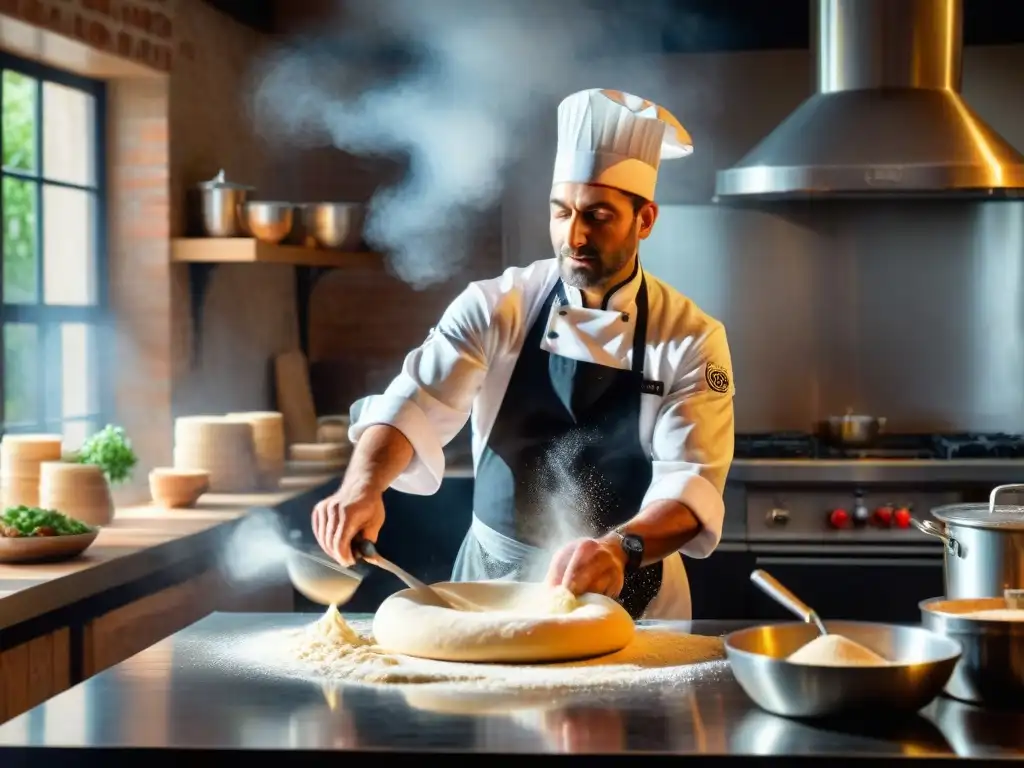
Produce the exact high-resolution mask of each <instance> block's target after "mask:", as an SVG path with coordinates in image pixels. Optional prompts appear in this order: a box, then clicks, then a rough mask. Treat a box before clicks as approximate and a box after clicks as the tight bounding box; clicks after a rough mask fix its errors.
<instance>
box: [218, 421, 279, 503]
mask: <svg viewBox="0 0 1024 768" xmlns="http://www.w3.org/2000/svg"><path fill="white" fill-rule="evenodd" d="M226 418H228V419H232V420H236V421H245V422H248V423H249V424H250V425H251V426H252V432H253V443H254V445H255V448H256V463H257V466H258V467H259V472H260V487H261V488H264V489H266V490H277V488H278V486H279V485H280V484H281V478H282V477H283V476H284V466H285V439H284V414H282V413H279V412H277V411H249V412H239V413H229V414H227V416H226Z"/></svg>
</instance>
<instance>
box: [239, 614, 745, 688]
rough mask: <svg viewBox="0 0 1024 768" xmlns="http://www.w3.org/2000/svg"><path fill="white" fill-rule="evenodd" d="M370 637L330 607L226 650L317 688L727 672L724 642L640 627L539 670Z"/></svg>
mask: <svg viewBox="0 0 1024 768" xmlns="http://www.w3.org/2000/svg"><path fill="white" fill-rule="evenodd" d="M361 624H365V626H361ZM368 630H369V622H360V623H354V624H353V625H351V626H350V625H349V624H348V623H347V622H346V621H345V620H344V619H343V618H342V616H341V614H340V613H338V611H337V609H336V608H331V609H329V610H328V611H327V613H326V614H325V615H324V616H323V617H322V618H320V619H319V620H318V621H316V622H314V623H313V624H311V625H309V626H307V627H304V628H300V629H282V630H271V631H267V632H263V633H260V634H258V635H254V636H251V637H249V638H245V639H243V640H241V641H240V642H239V643H238V644H237V645H235V646H232V648H231V649H230V654H231V659H230V663H233V664H246V665H248V666H257V667H259V668H260V670H261V671H262V672H264V673H266V674H271V675H275V676H285V677H289V678H302V679H308V680H315V681H320V682H322V683H350V684H363V685H373V684H388V685H398V686H400V685H428V684H429V685H434V686H457V687H460V688H465V689H468V690H510V691H514V690H565V689H584V688H602V687H605V688H606V687H614V688H630V687H635V686H649V685H662V686H665V685H668V686H671V685H672V684H682V683H689V682H693V681H695V680H697V679H706V678H708V677H713V676H718V675H722V674H726V672H727V669H728V666H727V664H728V662H726V661H725V650H724V645H723V642H722V639H721V638H719V637H706V636H703V635H688V634H682V633H679V632H670V631H666V630H659V629H653V628H650V627H637V631H636V635H635V637H634V640H633V642H632V643H630V645H629V646H628V647H627V648H625V649H623V650H622V651H619V652H617V653H613V654H610V655H608V656H603V657H600V658H597V659H587V660H584V661H578V662H562V663H556V664H540V665H530V664H466V663H454V662H445V661H432V660H427V659H418V658H413V657H411V656H402V655H399V654H392V653H388V652H387V651H386V650H384V649H383V648H381V647H379V646H377V645H375V644H374V640H373V638H372V637H371V636H370V635H369V631H368ZM225 662H227V660H225Z"/></svg>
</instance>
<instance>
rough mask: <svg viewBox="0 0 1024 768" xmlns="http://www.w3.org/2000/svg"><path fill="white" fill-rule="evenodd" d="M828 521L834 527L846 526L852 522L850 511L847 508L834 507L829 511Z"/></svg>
mask: <svg viewBox="0 0 1024 768" xmlns="http://www.w3.org/2000/svg"><path fill="white" fill-rule="evenodd" d="M828 523H829V525H831V526H832V527H833V528H845V527H846V526H847V525H849V523H850V513H849V512H847V511H846V510H845V509H833V510H832V511H831V512H830V513H829V516H828Z"/></svg>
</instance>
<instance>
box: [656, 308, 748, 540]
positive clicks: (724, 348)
mask: <svg viewBox="0 0 1024 768" xmlns="http://www.w3.org/2000/svg"><path fill="white" fill-rule="evenodd" d="M734 394H735V386H734V383H733V380H732V362H731V357H730V354H729V345H728V341H727V340H726V334H725V328H724V327H722V326H721V325H715V326H714V327H713V328H712V329H711V330H710V331H709V332H708V333H707V334H706V335H705V336H703V337H702V338H700V339H698V340H696V341H695V343H694V346H693V348H692V349H691V350H690V352H689V353H688V354H687V355H686V359H685V363H684V364H683V365H682V366H681V368H680V371H679V374H678V376H677V378H676V381H675V382H673V385H672V387H671V389H670V391H669V393H668V394H667V395H666V396H665V398H664V400H663V402H662V405H661V408H660V410H659V412H658V416H657V421H656V422H655V425H654V433H653V436H652V439H651V454H652V462H653V478H652V481H651V486H650V488H649V489H648V491H647V494H646V496H645V497H644V501H643V506H644V507H646V506H647V505H648V504H650V503H652V502H655V501H661V500H666V499H671V500H675V501H678V502H680V503H681V504H683V505H684V506H686V507H687V508H689V509H690V510H691V511H692V512H693V513H694V515H696V516H697V518H698V519H699V520H700V522H701V525H702V528H701V531H700V533H698V534H697V536H695V537H694V538H693V539H692V540H691V541H690V542H688V543H687V544H686V546H684V547H683V548H682V550H681V551H682V552H683V554H686V555H689V556H690V557H707V556H708V555H710V554H711V553H712V552H713V551H714V550H715V547H717V546H718V542H719V541H720V540H721V537H722V521H723V518H724V516H725V504H724V502H723V499H722V492H723V490H724V488H725V478H726V475H728V473H729V467H730V465H731V464H732V457H733V445H734V439H735V438H734V417H733V395H734Z"/></svg>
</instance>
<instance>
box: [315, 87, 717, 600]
mask: <svg viewBox="0 0 1024 768" xmlns="http://www.w3.org/2000/svg"><path fill="white" fill-rule="evenodd" d="M692 151H693V146H692V143H691V140H690V137H689V135H688V134H687V132H686V130H685V129H684V128H683V126H682V125H681V124H680V123H679V121H678V120H676V118H675V117H673V116H672V115H671V114H669V113H668V112H667V111H666V110H664V109H663V108H661V107H659V106H658V105H656V104H653V103H651V102H650V101H647V100H645V99H641V98H638V97H636V96H633V95H631V94H628V93H624V92H621V91H612V90H604V89H592V90H585V91H580V92H578V93H574V94H572V95H570V96H568V97H567V98H566V99H565V100H564V101H562V103H561V104H560V105H559V108H558V147H557V152H556V155H555V162H554V175H553V179H552V186H551V198H550V202H549V204H550V229H551V242H552V245H553V247H554V252H555V258H550V259H543V260H540V261H536V262H534V263H533V264H530V265H529V266H527V267H522V268H519V267H514V268H510V269H508V270H506V271H505V272H504V273H503V274H502V275H501V276H500V277H496V278H494V279H491V280H483V281H479V282H474V283H471V284H470V285H469V286H468V287H467V288H466V289H465V290H464V291H463V292H462V293H461V295H459V296H458V297H457V298H456V299H455V300H454V301H453V302H452V303H451V305H450V306H449V307H448V308H447V310H446V311H445V312H444V314H443V316H442V317H441V320H440V322H439V323H438V324H437V326H436V327H435V328H433V329H432V330H431V331H430V333H429V334H428V336H427V338H426V340H425V341H424V342H423V343H422V344H421V345H420V346H419V347H417V348H416V349H414V350H413V351H412V352H410V353H409V355H408V356H407V357H406V359H405V362H404V365H403V367H402V371H401V373H400V374H399V375H398V377H397V378H396V379H395V380H394V381H392V382H391V384H390V385H389V386H388V387H387V389H386V390H385V391H384V393H383V394H380V395H376V396H373V397H369V398H365V399H364V400H361V401H359V402H358V403H356V404H354V405H353V407H352V414H351V416H352V424H351V429H350V433H349V436H350V438H351V440H352V441H353V442H354V444H355V449H354V450H353V454H352V459H351V462H350V464H349V468H348V470H347V472H346V474H345V478H344V481H343V482H342V485H341V488H340V489H339V490H338V492H337V493H335V494H334V495H333V496H331V497H329V498H327V499H325V500H323V501H322V502H320V503H319V504H318V505H317V507H316V509H315V510H314V512H313V529H314V533H315V534H316V537H317V540H318V542H319V543H320V545H321V547H323V549H324V550H325V551H326V552H327V553H328V554H330V555H332V556H333V557H334V558H335V559H337V560H338V561H339V562H341V563H343V564H351V563H352V562H353V556H352V551H351V549H350V544H351V542H352V540H353V538H354V537H356V536H357V535H358V536H363V537H365V538H367V539H369V540H371V541H373V540H375V539H376V537H377V535H378V533H379V531H380V529H381V526H382V525H383V524H384V505H383V502H382V494H383V493H384V491H385V490H386V489H387V488H389V487H390V488H394V489H395V490H398V491H402V492H405V493H413V494H422V495H426V494H432V493H435V492H436V491H437V490H438V488H439V486H440V484H441V481H442V478H443V476H444V469H445V459H444V454H443V452H442V449H443V448H444V446H445V445H446V444H447V443H448V442H449V441H450V440H452V439H453V438H454V437H455V436H456V435H457V434H458V433H459V432H460V431H461V429H462V428H463V426H464V425H465V424H466V422H467V420H468V421H469V422H470V424H471V428H472V443H473V462H474V471H475V483H474V493H473V521H472V525H471V528H470V530H469V531H468V533H467V535H466V537H465V540H464V541H463V544H462V548H461V550H460V552H459V556H458V558H457V561H456V563H455V567H454V572H453V574H452V579H453V580H454V581H477V580H487V579H513V580H532V579H534V578H537V576H536V573H537V572H536V571H534V570H532V569H533V568H535V567H536V564H537V563H541V564H542V571H541V572H540V577H541V578H546V579H547V580H548V581H549V583H552V584H561V585H564V586H566V587H568V588H569V589H571V590H572V591H573V592H574V593H576V594H582V593H584V592H597V593H603V594H606V595H608V596H610V597H614V598H616V599H618V600H619V602H620V603H621V604H622V605H623V606H624V607H625V608H626V609H627V610H628V611H629V613H630V615H631V616H633V618H634V619H637V618H641V617H646V618H663V619H688V618H690V614H691V609H690V590H689V584H688V581H687V577H686V571H685V569H684V566H683V561H682V557H681V554H685V555H688V556H690V557H698V558H700V557H707V556H708V555H709V554H711V552H712V551H713V550H714V549H715V547H716V546H717V544H718V541H719V539H720V537H721V530H722V517H723V512H724V508H723V502H722V490H723V486H724V483H725V477H726V474H727V473H728V470H729V465H730V463H731V461H732V453H733V393H734V386H733V381H732V371H731V361H730V355H729V347H728V344H727V341H726V334H725V329H724V327H723V326H722V324H721V323H720V322H718V321H717V320H715V319H713V318H711V317H709V316H708V315H707V314H705V313H704V312H702V311H701V310H700V309H699V308H698V307H697V306H696V304H694V303H693V302H692V301H690V300H689V299H687V298H686V297H685V296H682V295H681V294H679V293H678V292H676V291H675V290H674V289H673V288H671V287H669V286H668V285H666V284H664V283H662V282H661V281H660V280H658V279H657V278H655V277H654V276H652V275H650V274H647V273H646V272H645V271H644V269H643V267H642V265H641V263H640V259H639V244H640V241H642V240H644V239H645V238H647V237H648V236H649V235H650V233H651V230H652V229H653V227H654V224H655V221H656V219H657V216H658V207H657V205H656V204H655V203H654V202H653V201H654V190H655V184H656V181H657V176H658V169H659V165H660V161H661V160H663V159H670V158H680V157H684V156H686V155H689V154H690V153H691V152H692Z"/></svg>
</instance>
